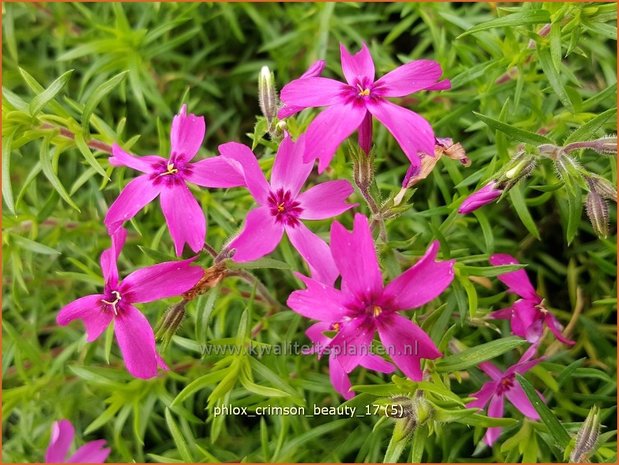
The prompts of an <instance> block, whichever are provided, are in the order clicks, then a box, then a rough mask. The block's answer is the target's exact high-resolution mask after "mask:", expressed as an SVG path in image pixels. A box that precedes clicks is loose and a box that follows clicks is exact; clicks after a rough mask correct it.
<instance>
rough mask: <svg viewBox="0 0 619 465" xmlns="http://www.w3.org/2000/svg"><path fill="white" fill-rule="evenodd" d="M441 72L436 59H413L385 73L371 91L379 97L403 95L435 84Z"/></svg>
mask: <svg viewBox="0 0 619 465" xmlns="http://www.w3.org/2000/svg"><path fill="white" fill-rule="evenodd" d="M441 74H443V70H442V69H441V65H439V64H438V63H437V62H436V61H432V60H414V61H411V62H409V63H406V64H404V65H402V66H398V67H397V68H396V69H394V70H393V71H391V72H389V73H387V74H385V75H384V76H383V77H381V78H380V79H379V80H378V81H376V83H375V84H374V88H373V89H372V91H373V92H376V93H379V95H380V96H381V97H404V96H406V95H409V94H412V93H414V92H418V91H420V90H424V89H427V88H430V87H432V86H434V85H436V83H437V82H438V80H439V79H440V77H441Z"/></svg>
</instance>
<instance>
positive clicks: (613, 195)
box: [587, 175, 617, 202]
mask: <svg viewBox="0 0 619 465" xmlns="http://www.w3.org/2000/svg"><path fill="white" fill-rule="evenodd" d="M587 184H589V189H590V190H594V191H596V192H597V193H598V194H599V195H600V196H601V197H602V198H605V199H607V200H612V201H614V202H617V188H616V187H615V186H613V185H612V184H611V183H610V182H609V181H607V180H606V179H604V178H603V177H601V176H597V175H591V176H588V177H587Z"/></svg>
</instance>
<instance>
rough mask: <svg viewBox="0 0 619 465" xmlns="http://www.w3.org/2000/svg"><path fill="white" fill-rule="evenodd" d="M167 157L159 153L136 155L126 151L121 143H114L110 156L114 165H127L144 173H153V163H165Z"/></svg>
mask: <svg viewBox="0 0 619 465" xmlns="http://www.w3.org/2000/svg"><path fill="white" fill-rule="evenodd" d="M165 161H166V160H165V158H162V157H158V156H157V155H146V156H144V157H136V156H135V155H131V154H130V153H127V152H125V151H124V150H123V149H122V148H121V147H120V145H117V144H114V145H112V156H111V157H110V158H109V162H110V165H112V166H127V167H129V168H132V169H134V170H137V171H141V172H142V173H151V172H152V171H153V165H155V164H157V163H161V162H163V163H165Z"/></svg>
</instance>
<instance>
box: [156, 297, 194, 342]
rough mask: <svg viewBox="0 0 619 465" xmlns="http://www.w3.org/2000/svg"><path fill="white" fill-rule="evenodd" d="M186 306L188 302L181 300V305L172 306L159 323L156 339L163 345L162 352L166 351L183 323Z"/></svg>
mask: <svg viewBox="0 0 619 465" xmlns="http://www.w3.org/2000/svg"><path fill="white" fill-rule="evenodd" d="M186 305H187V301H186V300H181V301H180V302H179V303H177V304H175V305H172V306H171V307H170V308H168V309H167V310H166V312H165V313H164V314H163V316H162V317H161V319H160V320H159V323H157V326H156V327H155V338H156V339H157V340H159V341H161V342H162V343H163V347H162V350H165V349H166V347H167V346H168V344H169V343H170V341H171V340H172V337H173V336H174V335H175V334H176V331H178V328H179V327H180V325H181V323H182V322H183V319H184V317H185V306H186Z"/></svg>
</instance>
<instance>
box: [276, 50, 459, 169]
mask: <svg viewBox="0 0 619 465" xmlns="http://www.w3.org/2000/svg"><path fill="white" fill-rule="evenodd" d="M340 53H341V63H342V71H343V73H344V77H345V78H346V83H344V82H340V81H336V80H334V79H329V78H323V77H318V76H315V77H304V78H300V79H296V80H294V81H292V82H290V83H288V84H287V85H286V86H284V88H283V89H282V91H281V95H280V98H281V100H282V101H283V102H284V104H285V105H286V106H287V107H293V108H312V107H328V108H327V109H326V110H324V111H323V112H322V113H320V114H319V115H318V116H317V117H316V118H315V119H314V120H313V121H312V122H311V123H310V125H309V127H308V128H307V144H306V152H305V155H304V158H305V161H310V160H314V159H316V158H318V159H319V164H318V170H319V172H322V171H324V170H325V168H326V167H327V166H328V165H329V163H330V162H331V159H332V158H333V156H334V155H335V151H336V150H337V148H338V147H339V145H340V144H341V143H342V141H344V139H346V138H347V137H348V136H350V135H351V134H352V133H353V132H354V131H358V136H359V145H360V146H361V148H362V149H363V150H364V151H365V152H366V153H369V151H370V148H371V145H372V117H374V118H376V119H377V120H378V121H380V122H381V123H382V124H383V125H385V126H386V127H387V129H388V130H389V131H390V132H391V134H393V136H394V137H395V139H396V140H397V141H398V143H399V144H400V147H402V150H403V151H404V153H405V154H406V156H407V157H408V159H409V160H410V162H411V163H412V164H413V165H415V166H417V167H418V166H419V164H420V161H419V155H418V152H424V153H428V154H433V153H434V132H433V130H432V127H431V126H430V124H429V123H428V122H427V121H426V120H425V119H424V118H422V117H421V116H419V115H418V114H417V113H415V112H413V111H411V110H408V109H406V108H403V107H401V106H398V105H396V104H394V103H392V102H390V101H389V100H387V98H391V97H404V96H407V95H409V94H412V93H414V92H418V91H421V90H443V89H449V88H450V87H451V84H450V82H449V81H448V80H442V81H440V80H439V79H440V77H441V75H442V73H443V72H442V70H441V66H440V65H439V64H438V63H437V62H435V61H432V60H415V61H411V62H410V63H406V64H404V65H402V66H399V67H398V68H396V69H394V70H393V71H391V72H389V73H387V74H385V75H384V76H383V77H381V78H380V79H378V80H375V73H374V62H373V60H372V57H371V56H370V51H369V50H368V48H367V46H366V45H365V44H363V46H362V48H361V50H360V51H359V52H358V53H356V54H355V55H351V54H350V53H349V52H348V50H347V49H346V47H344V45H340ZM284 108H286V107H284ZM286 114H287V112H286ZM280 117H281V116H280Z"/></svg>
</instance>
